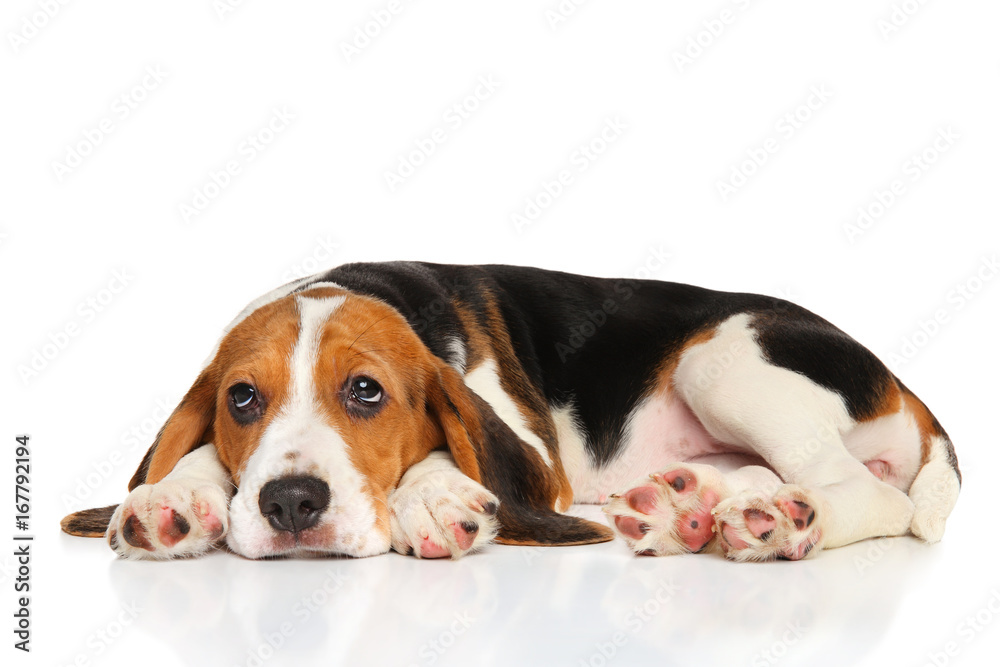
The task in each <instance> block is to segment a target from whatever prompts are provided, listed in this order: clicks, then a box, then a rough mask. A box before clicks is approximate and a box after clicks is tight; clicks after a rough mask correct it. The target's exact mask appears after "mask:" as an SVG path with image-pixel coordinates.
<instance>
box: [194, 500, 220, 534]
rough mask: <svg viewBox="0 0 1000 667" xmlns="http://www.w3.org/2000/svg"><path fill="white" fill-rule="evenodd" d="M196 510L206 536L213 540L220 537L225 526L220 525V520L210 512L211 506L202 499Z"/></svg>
mask: <svg viewBox="0 0 1000 667" xmlns="http://www.w3.org/2000/svg"><path fill="white" fill-rule="evenodd" d="M197 511H198V516H199V519H198V520H199V521H200V522H201V526H202V528H204V529H205V532H206V533H208V536H209V537H210V538H211V539H213V540H217V539H219V538H220V537H222V533H223V532H224V531H225V528H223V527H222V521H221V520H220V519H219V517H217V516H215V514H213V513H212V506H211V505H210V504H209V503H208V502H207V501H204V500H203V501H201V502H199V503H198V507H197Z"/></svg>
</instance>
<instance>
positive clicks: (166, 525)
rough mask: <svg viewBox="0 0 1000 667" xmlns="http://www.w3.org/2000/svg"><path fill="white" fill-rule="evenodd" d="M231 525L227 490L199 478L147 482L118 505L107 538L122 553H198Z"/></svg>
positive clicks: (176, 555) (151, 555) (178, 555)
mask: <svg viewBox="0 0 1000 667" xmlns="http://www.w3.org/2000/svg"><path fill="white" fill-rule="evenodd" d="M228 529H229V511H228V507H227V499H226V495H225V493H224V492H223V490H222V489H221V488H220V487H219V486H217V485H214V484H206V483H205V481H204V480H198V479H191V480H188V479H176V480H163V481H161V482H159V483H157V484H143V485H141V486H138V487H136V488H135V490H133V491H132V492H131V493H130V494H128V497H127V498H125V501H124V502H123V503H122V504H121V505H119V506H118V509H117V510H115V513H114V515H113V516H112V517H111V523H110V524H109V525H108V532H107V533H106V534H105V538H106V539H107V541H108V545H109V546H110V547H111V548H112V549H113V550H114V551H115V553H117V554H118V555H119V556H121V557H122V558H130V559H166V558H181V557H185V556H197V555H200V554H203V553H205V552H206V551H208V550H209V549H211V548H212V547H213V546H215V545H216V544H217V543H218V542H219V541H220V540H221V539H222V538H223V537H225V535H226V531H227V530H228Z"/></svg>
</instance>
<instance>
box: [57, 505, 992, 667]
mask: <svg viewBox="0 0 1000 667" xmlns="http://www.w3.org/2000/svg"><path fill="white" fill-rule="evenodd" d="M576 509H577V511H578V513H580V514H583V515H586V516H590V517H591V518H595V515H596V509H595V508H592V507H584V508H576ZM954 528H955V530H953V531H951V532H952V533H953V534H951V535H949V536H948V537H946V540H945V542H943V543H942V544H939V545H936V546H927V545H925V544H923V543H921V542H919V541H917V540H915V539H912V538H896V539H891V540H881V541H876V542H869V543H863V544H859V545H854V546H851V547H846V548H843V549H837V550H833V551H829V552H824V553H822V554H820V557H819V558H816V559H814V560H808V561H804V562H799V563H788V562H779V563H768V564H735V563H730V562H727V561H725V560H724V559H722V558H721V557H718V556H709V555H700V556H683V557H669V558H637V557H634V556H632V555H630V554H629V553H628V552H627V550H626V549H625V547H624V545H623V544H622V543H621V542H617V541H616V542H612V543H608V544H602V545H596V546H588V547H569V548H555V549H542V548H528V547H504V546H492V547H489V548H488V549H487V550H486V551H484V552H482V553H480V554H476V555H473V556H470V557H468V558H465V559H463V560H460V561H457V562H456V561H447V560H444V561H419V560H417V559H414V558H410V557H403V556H399V555H396V554H389V555H385V556H379V557H375V558H367V559H317V560H296V561H267V562H254V561H248V560H244V559H241V558H238V557H236V556H233V555H232V554H226V553H218V554H215V555H212V556H209V557H207V558H203V559H200V560H191V561H180V562H174V563H130V562H123V561H116V560H113V558H112V557H111V553H110V552H109V551H107V550H106V548H105V547H104V546H103V545H101V544H100V543H98V542H97V541H96V540H79V539H76V540H74V539H72V538H68V537H66V536H62V537H61V538H60V540H61V543H60V544H58V545H53V547H54V548H56V549H61V550H65V551H67V552H69V553H66V554H63V556H62V557H65V559H66V560H64V562H73V563H74V567H73V568H72V569H69V568H67V569H66V570H63V571H60V572H58V573H53V574H52V575H51V577H50V579H56V578H64V579H74V578H76V577H78V576H80V574H81V573H87V574H86V575H85V576H83V577H82V579H81V580H80V581H74V582H73V584H72V586H67V587H66V588H63V589H61V590H59V592H58V596H59V598H61V599H64V600H65V601H66V603H67V604H65V605H63V606H62V607H61V608H60V609H58V610H53V609H52V606H54V605H52V604H51V603H50V602H43V601H41V600H40V601H39V603H38V607H39V609H40V610H43V613H46V614H54V615H56V616H58V617H59V620H58V625H57V626H56V627H62V628H65V636H64V637H62V638H61V639H60V640H59V644H58V645H55V644H54V642H52V641H50V640H47V641H45V642H42V641H39V643H40V644H42V643H45V644H46V649H45V652H46V653H51V654H52V656H53V660H52V661H47V662H46V664H54V663H58V664H72V663H73V661H74V660H78V659H80V657H81V656H82V657H83V658H84V659H86V660H91V661H92V663H91V664H123V663H124V661H126V660H129V662H130V664H138V663H134V662H131V660H130V656H135V655H136V654H137V653H136V652H137V651H139V652H141V654H142V655H144V656H147V657H146V658H145V659H144V662H143V663H142V664H147V662H148V664H151V665H201V664H205V665H226V666H229V665H234V666H235V665H248V666H251V667H252V666H254V665H265V664H266V665H300V664H323V665H340V664H343V665H536V664H538V665H573V666H579V665H590V666H593V667H601V666H602V665H611V664H620V665H633V664H654V661H655V664H657V665H752V666H758V665H778V664H788V665H798V664H810V665H866V664H872V665H875V664H893V665H895V664H912V665H923V664H925V663H927V664H934V663H933V662H931V660H932V657H935V658H936V659H938V660H939V661H940V660H943V659H945V658H946V659H947V662H944V663H941V664H967V665H975V664H982V663H980V662H979V657H976V656H980V655H983V656H984V655H986V654H987V652H988V651H989V652H992V649H990V645H991V644H995V643H996V639H997V637H998V632H997V631H998V629H1000V622H997V623H996V624H995V625H991V624H990V623H989V622H988V620H991V619H992V615H993V614H995V613H996V612H1000V595H996V600H995V601H994V602H992V605H993V606H992V608H991V606H990V604H991V600H992V599H993V598H991V597H990V596H991V594H992V593H991V591H994V592H995V591H997V590H1000V586H997V585H988V583H989V582H984V581H981V579H982V578H981V577H978V579H975V580H973V579H972V578H970V573H971V572H975V571H979V572H980V573H984V572H986V573H990V575H991V576H992V580H991V581H992V582H993V584H995V583H996V582H997V580H998V579H1000V576H998V575H997V574H996V571H995V569H993V568H990V567H989V566H988V565H987V563H986V561H985V560H983V559H978V560H977V559H976V558H975V557H973V558H968V557H967V553H966V554H963V550H962V549H961V547H960V543H961V542H962V536H961V535H956V534H954V533H960V532H962V529H963V526H962V525H961V524H960V523H959V524H958V525H957V526H955V527H954ZM949 540H950V541H949ZM70 558H72V559H73V560H72V561H70V560H69V559H70ZM962 582H964V583H962ZM81 600H87V603H86V604H83V605H81V604H79V602H80V601H81ZM992 609H995V610H996V612H994V611H992ZM133 610H135V611H134V612H133ZM977 613H978V614H979V621H978V622H976V621H975V618H976V615H977ZM968 615H971V616H972V618H973V623H978V624H979V626H978V627H979V629H978V630H976V629H974V628H973V625H968V624H967V623H966V621H965V620H963V619H965V618H966V616H968ZM988 615H989V616H990V619H987V618H986V617H987V616H988ZM984 621H987V622H984ZM963 623H965V625H961V624H963ZM960 625H961V627H960ZM40 627H43V626H41V625H40ZM45 627H48V626H45ZM970 633H971V635H972V636H971V638H969V634H970ZM950 642H952V643H954V646H952V644H951V643H950ZM948 648H951V649H955V650H956V651H957V652H956V653H955V656H949V655H948V654H947V653H946V650H947V649H948ZM942 656H943V657H942ZM80 664H86V663H80Z"/></svg>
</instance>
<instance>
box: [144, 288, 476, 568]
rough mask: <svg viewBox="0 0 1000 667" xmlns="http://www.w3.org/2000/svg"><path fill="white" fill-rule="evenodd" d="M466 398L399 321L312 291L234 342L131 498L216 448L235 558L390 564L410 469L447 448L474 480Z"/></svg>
mask: <svg viewBox="0 0 1000 667" xmlns="http://www.w3.org/2000/svg"><path fill="white" fill-rule="evenodd" d="M463 390H464V384H463V383H462V381H461V379H460V378H459V377H458V374H457V373H456V372H455V371H454V370H453V369H451V368H450V367H449V366H447V365H446V364H444V362H442V361H441V360H440V359H438V358H437V357H435V356H434V355H433V354H431V353H430V352H429V351H428V350H427V348H426V347H425V346H424V345H423V344H422V343H421V341H420V339H419V338H418V337H417V336H416V334H415V333H414V332H413V330H412V328H411V327H410V326H409V325H408V324H407V322H406V321H405V319H404V318H403V317H402V316H401V315H400V314H399V313H398V312H397V311H396V310H395V309H393V308H391V307H390V306H388V305H386V304H385V303H382V302H380V301H378V300H375V299H371V298H368V297H365V296H360V295H357V294H353V293H350V292H347V291H345V290H343V289H340V288H338V287H335V286H318V287H313V288H310V289H307V290H304V291H302V292H298V293H295V294H292V295H289V296H286V297H284V298H281V299H278V300H276V301H274V302H272V303H269V304H266V305H263V306H261V307H260V308H258V309H257V310H255V311H254V312H252V313H251V314H250V315H248V316H247V317H246V318H245V319H243V320H242V321H241V322H239V323H238V324H237V325H236V326H235V327H233V328H232V329H231V330H230V331H229V333H228V334H226V336H225V337H224V338H223V340H222V341H221V343H220V345H219V349H218V352H217V353H216V355H215V357H214V359H213V360H212V362H211V363H210V364H209V365H208V366H207V367H206V368H205V369H204V370H203V371H202V373H201V374H200V375H199V377H198V379H197V380H196V381H195V383H194V385H193V386H192V388H191V390H190V391H189V392H188V394H187V395H186V396H185V398H184V399H183V401H182V402H181V404H180V405H179V406H178V407H177V409H176V410H175V412H174V413H173V415H171V417H170V419H169V420H168V422H167V423H166V425H165V426H164V428H163V430H162V431H161V432H160V435H159V436H158V437H157V441H156V443H154V445H153V447H152V448H151V449H150V451H149V453H148V454H147V455H146V460H145V461H143V465H142V466H141V467H140V469H139V471H137V473H136V476H135V477H134V478H133V480H132V485H131V487H132V488H134V486H136V485H138V484H139V483H143V482H145V483H155V482H157V481H159V480H160V479H162V478H163V477H164V476H165V475H167V474H168V473H169V472H170V471H171V470H172V469H173V467H174V465H175V464H176V463H177V461H179V460H180V458H181V457H183V456H184V455H185V454H187V453H188V452H190V451H191V450H192V449H194V448H195V447H198V446H199V445H201V444H204V443H208V442H211V443H213V444H215V446H216V449H217V450H218V453H219V458H220V459H221V461H222V463H223V465H224V466H225V467H226V468H227V469H228V470H229V471H230V474H231V476H232V479H233V483H234V484H235V485H236V488H237V490H236V494H235V495H234V496H233V499H232V501H231V504H230V517H229V519H230V529H229V534H228V537H227V540H228V543H229V546H230V547H231V548H232V549H233V550H234V551H236V552H237V553H240V554H242V555H244V556H247V557H250V558H260V557H265V556H272V555H280V554H301V553H308V552H318V553H339V554H346V555H351V556H368V555H373V554H378V553H383V552H385V551H387V550H388V549H389V544H390V530H389V514H388V508H387V504H386V501H387V498H388V495H389V493H390V491H391V490H392V489H393V488H394V487H395V486H396V484H397V482H398V481H399V478H400V477H401V476H402V474H403V472H404V471H405V470H406V469H407V468H408V467H410V466H411V465H412V464H413V463H415V462H417V461H419V460H421V459H422V458H424V457H425V456H426V455H427V453H428V452H429V451H431V450H432V449H434V448H436V447H438V446H440V445H442V444H444V443H446V442H447V444H448V445H449V447H450V448H451V450H452V453H453V455H454V456H455V458H456V461H457V462H458V463H459V466H460V467H461V468H462V470H463V471H464V472H465V473H466V474H468V475H470V476H471V477H473V478H475V479H479V472H478V468H477V463H476V456H475V452H474V451H473V446H472V444H471V442H470V433H469V429H470V428H471V429H473V430H474V429H475V428H477V427H478V424H477V421H476V420H475V419H469V420H463V419H462V418H461V417H460V416H459V415H460V414H461V411H462V408H463V407H468V406H464V405H463V401H466V400H467V399H466V398H464V397H463ZM469 409H471V408H469ZM465 421H468V422H469V423H465Z"/></svg>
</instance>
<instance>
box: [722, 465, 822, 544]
mask: <svg viewBox="0 0 1000 667" xmlns="http://www.w3.org/2000/svg"><path fill="white" fill-rule="evenodd" d="M818 505H819V503H818V502H817V500H816V499H814V498H813V497H812V494H810V493H809V492H808V491H807V490H805V489H803V488H801V487H798V486H794V485H791V484H786V485H785V486H782V487H781V488H780V489H778V492H777V493H776V494H774V496H773V497H771V498H768V497H767V496H766V495H765V494H762V493H748V494H743V495H740V496H736V497H733V498H728V499H726V500H724V501H722V502H721V503H719V504H718V505H717V506H716V508H715V510H714V511H713V512H712V513H713V514H714V515H715V530H716V532H718V534H719V536H720V544H721V545H722V549H723V551H724V552H725V554H726V556H727V557H728V558H731V559H733V560H738V561H766V560H775V559H782V560H800V559H802V558H805V557H806V556H808V555H809V554H810V553H814V552H818V551H819V549H818V548H817V547H818V546H820V542H821V541H822V539H823V531H822V528H821V519H822V516H821V514H820V511H819V510H818V509H817V507H818Z"/></svg>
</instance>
